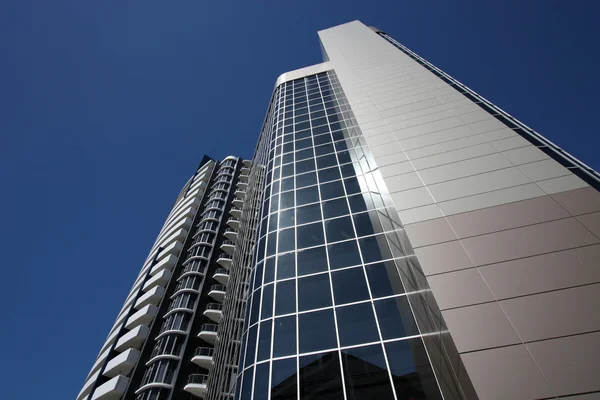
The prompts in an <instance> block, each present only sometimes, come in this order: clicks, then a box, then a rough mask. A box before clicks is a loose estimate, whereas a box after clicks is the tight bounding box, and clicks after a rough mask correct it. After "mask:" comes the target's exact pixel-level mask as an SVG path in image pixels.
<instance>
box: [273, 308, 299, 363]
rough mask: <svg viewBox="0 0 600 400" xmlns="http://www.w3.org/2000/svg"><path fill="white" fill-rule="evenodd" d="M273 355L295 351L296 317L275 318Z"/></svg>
mask: <svg viewBox="0 0 600 400" xmlns="http://www.w3.org/2000/svg"><path fill="white" fill-rule="evenodd" d="M273 323H274V324H275V335H274V336H275V337H274V340H273V357H282V356H287V355H290V354H295V353H296V317H295V316H290V317H283V318H276V319H275V320H274V322H273Z"/></svg>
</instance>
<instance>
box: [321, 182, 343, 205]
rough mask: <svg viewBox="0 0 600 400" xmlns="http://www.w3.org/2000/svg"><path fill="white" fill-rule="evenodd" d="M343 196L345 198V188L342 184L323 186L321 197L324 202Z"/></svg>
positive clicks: (325, 184)
mask: <svg viewBox="0 0 600 400" xmlns="http://www.w3.org/2000/svg"><path fill="white" fill-rule="evenodd" d="M341 196H344V186H343V185H342V182H340V181H337V182H329V183H324V184H322V185H321V197H322V198H323V200H327V199H333V198H335V197H341Z"/></svg>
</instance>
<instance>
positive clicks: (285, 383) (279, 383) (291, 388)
mask: <svg viewBox="0 0 600 400" xmlns="http://www.w3.org/2000/svg"><path fill="white" fill-rule="evenodd" d="M296 381H297V378H296V358H295V357H294V358H287V359H285V360H277V361H273V368H272V372H271V400H292V399H296V397H297V382H296ZM261 400H262V399H261Z"/></svg>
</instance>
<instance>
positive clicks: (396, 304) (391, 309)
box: [375, 296, 419, 339]
mask: <svg viewBox="0 0 600 400" xmlns="http://www.w3.org/2000/svg"><path fill="white" fill-rule="evenodd" d="M375 312H376V313H377V319H378V320H379V327H380V328H381V336H382V337H383V339H394V338H400V337H406V336H414V335H418V334H419V331H418V329H417V326H416V325H415V320H414V318H413V314H412V311H411V310H410V306H409V305H408V300H407V298H406V296H402V297H392V298H390V299H384V300H379V301H376V302H375Z"/></svg>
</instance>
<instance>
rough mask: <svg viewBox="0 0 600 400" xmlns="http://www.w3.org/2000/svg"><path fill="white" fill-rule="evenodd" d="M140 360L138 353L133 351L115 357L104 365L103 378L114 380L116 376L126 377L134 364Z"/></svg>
mask: <svg viewBox="0 0 600 400" xmlns="http://www.w3.org/2000/svg"><path fill="white" fill-rule="evenodd" d="M139 358H140V352H139V351H137V350H135V349H129V350H126V351H124V352H123V353H121V354H119V355H117V356H116V357H114V358H113V359H112V360H110V361H109V362H108V363H107V364H106V369H105V370H104V376H108V377H109V378H114V377H115V376H117V375H127V374H129V373H130V372H131V370H132V369H133V367H135V363H137V361H138V360H139Z"/></svg>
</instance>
